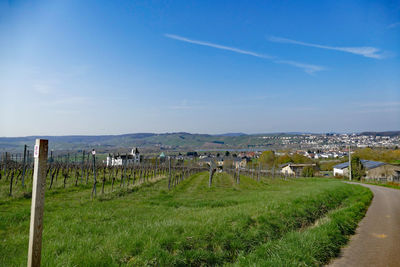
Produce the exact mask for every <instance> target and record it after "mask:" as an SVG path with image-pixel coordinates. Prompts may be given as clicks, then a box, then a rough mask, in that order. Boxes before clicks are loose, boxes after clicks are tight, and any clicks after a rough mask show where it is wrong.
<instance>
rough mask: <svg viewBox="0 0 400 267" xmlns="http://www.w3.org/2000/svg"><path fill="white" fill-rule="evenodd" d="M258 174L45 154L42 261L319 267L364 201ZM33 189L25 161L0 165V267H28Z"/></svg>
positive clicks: (354, 189) (365, 194)
mask: <svg viewBox="0 0 400 267" xmlns="http://www.w3.org/2000/svg"><path fill="white" fill-rule="evenodd" d="M74 158H75V157H74ZM266 175H267V172H265V171H262V170H261V169H247V170H244V169H241V170H236V169H230V170H224V171H222V170H220V169H218V168H216V167H215V166H214V165H213V164H211V166H207V167H199V166H196V165H190V164H188V163H187V162H182V161H177V160H165V161H159V160H156V159H149V160H146V161H143V162H142V163H140V164H128V163H124V164H122V165H121V166H114V167H110V166H109V167H107V166H106V165H105V164H104V163H103V162H102V161H101V160H98V159H96V156H95V155H92V154H86V156H84V157H81V158H77V159H76V160H75V159H74V160H69V159H68V158H62V157H60V158H57V157H52V156H50V158H49V162H48V168H47V176H46V180H47V184H46V197H45V201H46V203H45V212H44V230H43V250H42V264H43V265H44V266H76V265H77V266H120V265H127V266H186V265H191V266H206V265H229V264H232V265H243V266H248V265H254V264H255V265H263V266H281V265H309V266H310V265H312V266H315V265H322V264H325V263H327V262H328V261H329V259H330V258H332V257H334V256H335V255H337V253H338V251H339V248H340V247H341V246H343V245H344V244H345V243H346V240H347V239H348V236H349V235H350V234H352V233H354V230H355V227H356V226H357V222H358V221H359V220H360V219H361V218H362V216H363V215H364V213H365V211H366V208H367V207H368V204H369V202H370V200H371V198H372V195H371V193H370V191H368V190H367V189H365V188H362V187H360V186H355V185H349V184H344V183H342V182H340V181H337V180H332V179H322V178H297V179H287V178H285V179H282V178H280V177H271V176H268V177H267V176H266ZM31 183H32V161H31V160H27V158H26V159H25V160H24V159H23V158H20V159H15V157H14V158H12V159H11V157H9V158H7V160H3V161H2V165H1V179H0V189H1V197H0V207H1V209H0V238H1V240H2V242H1V243H0V265H1V266H21V265H26V254H27V244H28V237H29V217H30V197H31V195H30V194H31V193H30V188H31V187H32V185H31ZM298 244H301V246H299V245H298Z"/></svg>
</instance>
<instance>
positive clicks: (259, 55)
mask: <svg viewBox="0 0 400 267" xmlns="http://www.w3.org/2000/svg"><path fill="white" fill-rule="evenodd" d="M164 36H165V37H168V38H171V39H175V40H178V41H182V42H186V43H191V44H197V45H202V46H208V47H213V48H218V49H222V50H228V51H232V52H235V53H239V54H244V55H249V56H253V57H259V58H266V59H272V58H274V57H272V56H269V55H263V54H258V53H255V52H252V51H248V50H243V49H239V48H235V47H229V46H225V45H219V44H214V43H210V42H205V41H198V40H192V39H189V38H186V37H182V36H178V35H175V34H168V33H166V34H164Z"/></svg>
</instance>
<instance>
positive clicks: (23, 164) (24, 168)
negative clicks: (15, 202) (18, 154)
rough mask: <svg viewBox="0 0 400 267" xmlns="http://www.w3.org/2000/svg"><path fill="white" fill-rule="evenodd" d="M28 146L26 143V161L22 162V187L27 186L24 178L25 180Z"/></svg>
mask: <svg viewBox="0 0 400 267" xmlns="http://www.w3.org/2000/svg"><path fill="white" fill-rule="evenodd" d="M26 148H27V145H24V162H23V163H22V179H21V184H22V187H24V186H25V182H24V180H25V171H26Z"/></svg>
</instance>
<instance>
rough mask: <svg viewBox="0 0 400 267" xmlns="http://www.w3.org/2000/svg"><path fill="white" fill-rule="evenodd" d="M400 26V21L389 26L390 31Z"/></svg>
mask: <svg viewBox="0 0 400 267" xmlns="http://www.w3.org/2000/svg"><path fill="white" fill-rule="evenodd" d="M399 26H400V21H399V22H395V23H392V24H390V25H389V26H388V28H389V29H392V28H396V27H399Z"/></svg>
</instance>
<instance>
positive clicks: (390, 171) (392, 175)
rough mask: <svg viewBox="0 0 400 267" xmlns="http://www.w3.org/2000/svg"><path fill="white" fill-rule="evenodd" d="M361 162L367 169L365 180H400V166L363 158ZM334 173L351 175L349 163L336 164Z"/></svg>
mask: <svg viewBox="0 0 400 267" xmlns="http://www.w3.org/2000/svg"><path fill="white" fill-rule="evenodd" d="M361 164H362V166H363V169H364V170H365V176H364V177H363V178H364V179H365V180H384V181H392V182H393V181H395V182H399V181H400V166H396V165H392V164H388V163H384V162H380V161H372V160H361ZM352 165H353V164H352ZM352 173H353V172H352ZM333 175H334V176H344V177H349V163H348V162H344V163H340V164H338V165H336V166H334V167H333Z"/></svg>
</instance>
